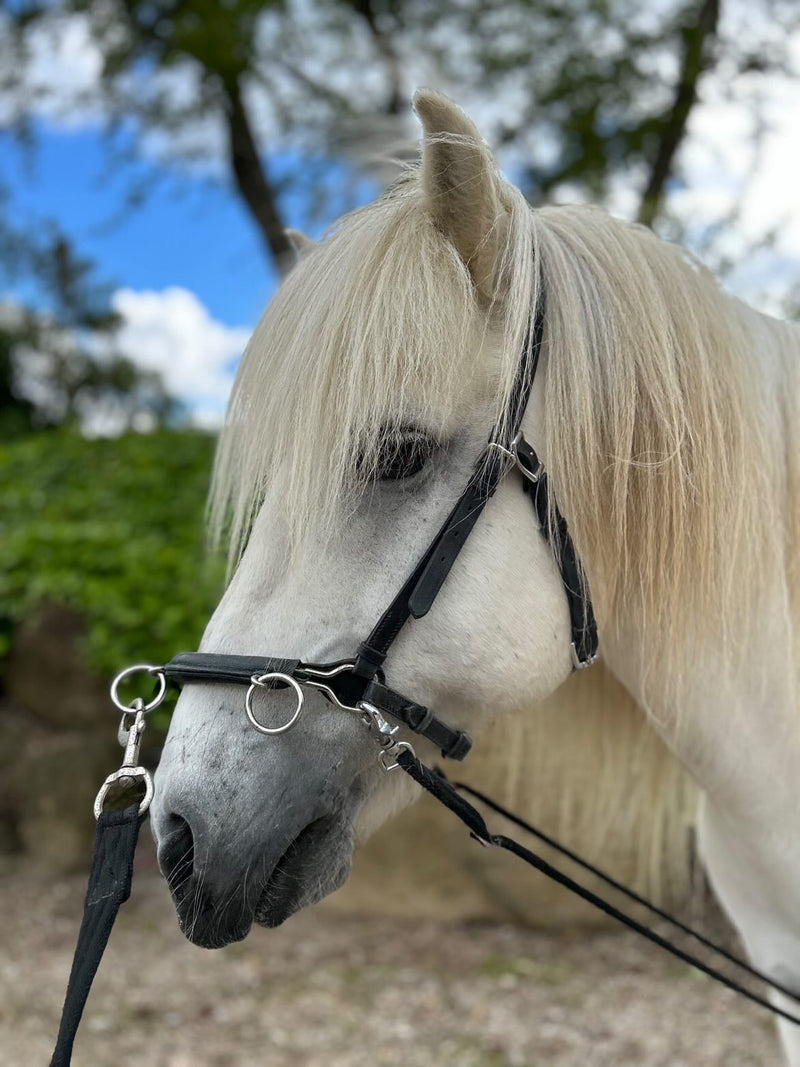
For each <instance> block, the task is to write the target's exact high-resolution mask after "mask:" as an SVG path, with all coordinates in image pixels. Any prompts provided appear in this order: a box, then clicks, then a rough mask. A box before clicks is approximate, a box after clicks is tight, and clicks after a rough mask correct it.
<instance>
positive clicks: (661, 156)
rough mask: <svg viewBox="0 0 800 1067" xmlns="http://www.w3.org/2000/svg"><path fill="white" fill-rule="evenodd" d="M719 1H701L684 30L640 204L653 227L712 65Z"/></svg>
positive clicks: (642, 219) (641, 214) (640, 217)
mask: <svg viewBox="0 0 800 1067" xmlns="http://www.w3.org/2000/svg"><path fill="white" fill-rule="evenodd" d="M720 3H721V0H702V3H701V4H700V8H699V10H698V12H697V19H696V21H695V22H693V23H692V24H691V25H689V26H687V27H686V28H685V29H684V30H683V31H682V34H681V36H682V38H683V59H682V62H681V70H680V74H679V76H678V82H677V85H676V86H675V97H674V100H673V103H672V107H671V108H670V110H669V112H668V114H667V115H666V116H665V117H664V118H663V119H662V120H661V123H660V127H661V129H660V134H659V139H658V145H657V148H656V152H655V157H654V159H653V163H652V167H651V170H650V177H649V179H648V182H647V186H646V188H645V191H644V193H643V195H642V200H641V204H640V205H639V215H638V221H639V222H641V223H643V224H644V225H645V226H652V225H653V223H654V222H655V220H656V218H657V217H658V215H659V213H660V212H661V209H662V206H663V201H664V190H665V187H666V184H667V181H668V180H669V177H670V175H671V174H672V170H673V166H674V163H675V156H676V154H677V152H678V149H679V148H680V146H681V143H682V142H683V139H684V137H685V136H686V130H687V126H688V122H689V115H690V114H691V111H692V108H693V107H694V105H695V104H696V103H697V87H698V85H699V82H700V79H701V77H702V75H703V74H704V73H705V71H707V70H708V69H709V68H710V67H712V66H713V63H714V59H713V56H712V53H711V49H710V47H709V46H710V44H711V42H713V40H714V38H715V37H716V34H717V27H718V25H719V11H720Z"/></svg>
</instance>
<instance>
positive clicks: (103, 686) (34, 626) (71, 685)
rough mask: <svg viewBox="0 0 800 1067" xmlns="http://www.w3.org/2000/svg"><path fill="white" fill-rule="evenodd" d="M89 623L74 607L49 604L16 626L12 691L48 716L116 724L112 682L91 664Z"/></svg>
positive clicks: (61, 721)
mask: <svg viewBox="0 0 800 1067" xmlns="http://www.w3.org/2000/svg"><path fill="white" fill-rule="evenodd" d="M85 639H86V625H85V623H84V621H83V619H82V618H81V616H80V615H79V614H78V613H77V612H76V611H74V610H73V609H72V608H68V607H64V606H62V605H57V604H43V605H42V606H41V607H40V608H38V609H37V611H36V612H35V613H34V614H33V615H32V616H31V618H30V619H27V620H26V621H25V622H23V623H22V624H21V625H20V626H19V627H18V628H17V630H16V632H15V634H14V639H13V642H12V646H11V651H10V653H9V658H8V663H7V666H6V671H5V688H6V692H7V694H8V696H9V697H10V698H11V699H12V700H13V701H14V702H15V703H16V704H18V705H19V706H20V707H22V708H25V709H26V711H29V712H31V713H32V714H33V715H35V716H36V717H37V718H38V719H41V720H42V721H43V722H46V723H50V724H52V725H53V726H56V727H59V728H62V729H69V730H76V729H90V728H97V727H98V726H100V725H101V724H102V725H103V726H105V725H106V724H109V725H111V726H112V728H113V727H114V716H113V713H112V712H113V709H112V707H111V704H110V701H109V698H108V686H107V683H105V682H103V681H101V680H99V679H98V678H97V677H96V676H95V675H94V674H93V673H92V672H91V671H90V670H89V668H88V666H87V665H86V653H85V648H84V642H85Z"/></svg>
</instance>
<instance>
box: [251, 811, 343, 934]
mask: <svg viewBox="0 0 800 1067" xmlns="http://www.w3.org/2000/svg"><path fill="white" fill-rule="evenodd" d="M352 855H353V832H352V825H351V823H350V821H349V820H347V819H343V818H342V817H341V816H339V817H337V816H329V817H327V818H323V819H317V820H316V821H315V822H313V823H310V824H309V825H308V826H307V827H306V828H305V830H303V831H302V833H300V834H299V835H298V836H297V837H296V838H295V840H294V841H293V842H292V843H291V845H290V846H289V848H288V849H287V850H286V852H285V853H284V854H283V856H282V857H281V859H280V860H279V861H278V863H277V864H276V865H275V869H274V870H273V872H272V875H271V877H270V879H269V881H268V882H267V884H266V886H265V887H264V890H263V892H262V893H261V896H260V898H259V900H258V903H257V904H256V908H255V916H254V918H255V921H256V922H257V923H258V924H259V925H260V926H267V927H273V926H280V924H281V923H282V922H285V920H286V919H288V918H289V916H290V915H293V914H294V913H295V912H296V911H299V910H300V909H301V908H305V907H308V906H309V905H310V904H315V903H316V902H317V901H318V900H321V899H322V897H324V896H327V894H328V893H332V892H333V891H334V890H335V889H338V888H339V886H341V885H342V883H343V882H344V881H345V879H346V878H347V876H348V874H349V873H350V863H351V859H352Z"/></svg>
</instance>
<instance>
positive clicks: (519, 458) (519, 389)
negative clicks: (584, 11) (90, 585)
mask: <svg viewBox="0 0 800 1067" xmlns="http://www.w3.org/2000/svg"><path fill="white" fill-rule="evenodd" d="M543 334H544V314H543V311H542V309H541V308H540V309H539V311H538V312H537V314H536V315H535V316H534V317H533V320H532V325H531V326H530V328H529V332H528V335H527V336H526V339H525V344H524V346H523V352H522V356H521V358H520V361H519V363H518V366H517V371H516V375H515V379H514V383H513V387H512V390H511V394H510V398H509V403H508V411H507V418H506V419H505V420H503V421H502V423H501V424H498V425H497V426H496V427H495V428H494V429H493V431H492V433H491V434H490V436H489V440H488V442H487V444H486V446H485V448H484V449H483V451H482V452H481V454H480V456H479V457H478V459H477V460H476V462H475V465H474V467H473V469H472V473H471V475H470V478H469V481H468V482H467V484H466V486H465V487H464V490H463V492H462V493H461V495H460V496H459V498H458V500H457V501H456V503H455V505H454V506H453V508H452V510H451V511H450V514H449V515H448V516H447V518H446V519H445V521H444V523H443V524H442V526H441V528H440V529H439V531H438V533H437V534H436V536H435V537H434V538H433V540H432V541H431V543H430V544H429V545H428V547H427V548H426V550H425V552H424V553H423V554H422V556H421V557H420V559H419V561H418V563H417V565H416V566H415V567H414V569H413V570H412V572H411V574H410V575H409V576H408V578H407V579H406V581H405V582H404V583H403V586H402V588H401V589H400V591H399V592H398V593H397V595H396V596H395V597H394V599H393V600H392V602H391V603H390V604H389V606H388V607H387V608H386V610H385V611H384V612H383V614H382V615H381V617H380V618H379V619H378V621H377V622H376V624H375V625H374V626H373V628H372V631H371V632H370V634H369V636H368V637H367V638H366V640H364V641H362V642H361V644H360V645H359V647H358V650H357V652H356V654H355V657H354V658H353V659H352V660H344V661H339V662H337V663H321V664H320V663H304V662H302V661H301V660H299V659H286V658H276V657H272V656H266V657H263V656H234V655H221V654H218V653H208V652H182V653H179V654H178V655H176V656H175V657H174V658H173V659H172V660H171V661H170V662H169V663H168V664H166V666H165V667H163V668H162V670H163V673H164V674H165V675H166V677H167V678H170V679H172V680H173V681H175V682H177V683H179V684H182V683H187V682H227V683H238V684H243V685H249V686H250V687H251V688H250V690H249V691H248V698H247V702H246V707H247V711H248V716H249V718H250V721H251V722H252V723H253V725H254V726H256V728H257V729H262V731H263V732H264V733H279V732H284V731H285V730H286V729H288V728H289V727H290V726H291V725H293V724H294V722H295V721H296V719H297V717H298V715H299V713H300V710H301V708H302V692H301V690H300V687H301V686H310V687H312V688H315V689H318V690H320V691H322V692H323V693H324V694H325V696H327V697H328V699H329V700H330V701H331V702H332V703H334V704H335V705H337V706H338V707H340V708H343V709H345V710H348V711H357V712H361V713H364V712H366V713H367V716H368V721H371V724H372V725H374V726H376V727H377V730H378V734H379V735H380V738H381V740H382V747H383V748H384V749H388V748H389V747H393V748H395V749H396V748H397V746H398V743H397V742H394V741H391V740H390V738H391V737H392V735H393V733H394V732H395V731H394V730H391V729H389V728H387V724H386V722H385V720H383V726H381V725H380V722H379V721H378V720H380V719H382V717H383V716H384V715H387V716H389V717H390V718H391V719H393V720H396V721H398V722H400V723H402V725H403V726H406V727H408V729H410V730H412V731H413V732H414V733H417V734H420V735H421V736H422V737H425V738H427V739H428V740H429V741H431V742H433V744H434V745H436V746H437V748H439V749H440V750H441V753H442V755H443V756H445V757H448V758H449V759H455V760H461V759H463V758H464V756H466V754H467V753H468V752H469V750H470V748H471V745H472V742H471V741H470V738H469V736H468V735H467V734H466V733H465V732H464V731H463V730H458V729H455V728H454V727H452V726H449V725H448V724H447V723H445V722H443V721H442V720H441V719H439V718H438V717H437V716H436V715H435V714H434V713H433V712H432V711H431V710H430V709H429V708H426V707H424V706H423V705H421V704H417V703H415V702H414V701H413V700H409V699H408V698H407V697H405V696H403V695H402V694H400V693H398V692H396V691H395V690H394V689H391V688H389V686H387V685H386V680H385V677H384V674H383V670H382V668H383V664H384V661H385V660H386V656H387V654H388V652H389V650H390V648H391V646H392V643H393V642H394V640H395V638H396V637H397V635H398V634H399V632H400V630H401V629H402V628H403V626H404V625H405V623H406V622H407V621H408V620H409V618H412V617H413V618H415V619H421V618H422V617H423V616H424V615H426V614H427V613H428V611H430V609H431V606H432V605H433V602H434V600H435V599H436V596H437V594H438V592H439V590H440V589H441V588H442V585H443V584H444V581H445V579H446V578H447V575H448V574H449V573H450V569H451V568H452V566H453V564H454V563H455V561H456V559H457V557H458V554H459V552H460V551H461V549H462V548H463V546H464V544H465V542H466V540H467V538H468V537H469V534H470V532H471V531H472V529H473V527H474V526H475V523H476V522H477V521H478V518H479V517H480V514H481V512H482V511H483V509H484V508H485V507H486V505H487V504H488V502H489V500H490V499H491V498H492V496H493V495H494V493H495V491H496V489H497V487H498V485H499V484H500V482H501V481H502V479H503V477H504V476H505V474H506V473H507V472H508V471H509V470H510V469H511V468H512V466H514V467H516V469H517V470H518V471H519V473H520V474H521V476H522V487H523V490H524V491H525V493H526V494H527V495H528V497H529V498H530V500H531V502H532V504H533V507H534V510H535V512H536V515H537V516H538V520H539V527H540V530H541V531H542V534H543V535H544V536H545V537H546V538H547V540H548V541H549V542H550V544H551V547H552V549H553V555H554V558H555V561H556V564H557V566H558V568H559V570H560V573H561V580H562V583H563V586H564V592H565V594H566V597H567V603H568V606H569V615H570V626H571V630H572V640H571V654H572V662H573V666H574V667H575V668H576V669H578V668H582V667H588V666H589V665H590V664H592V663H594V661H595V660H596V659H597V655H598V640H597V625H596V622H595V618H594V612H593V611H592V604H591V600H590V598H589V593H588V588H587V585H586V579H585V577H584V575H583V574H582V572H581V568H580V566H579V563H578V560H577V556H576V554H575V548H574V545H573V543H572V538H571V537H570V535H569V531H568V529H567V523H566V521H565V519H564V517H563V516H562V515H561V513H560V512H559V510H558V507H557V505H555V504H554V506H553V509H552V510H553V514H552V516H551V515H550V514H549V513H548V508H549V499H548V485H547V475H546V473H545V470H544V466H543V464H542V463H541V461H540V460H539V457H538V456H537V455H536V452H535V451H534V449H533V448H532V446H531V445H530V444H529V443H528V442H527V441H526V440H525V437H524V436H523V434H522V431H521V430H520V425H521V423H522V418H523V415H524V414H525V409H526V407H527V405H528V400H529V399H530V395H531V389H532V388H533V382H534V378H535V376H536V371H537V368H538V365H539V356H540V354H541V349H542V341H543ZM503 427H504V428H505V432H506V438H505V440H501V432H502V428H503ZM288 685H293V687H294V689H295V692H296V694H298V705H297V708H296V711H295V714H294V716H293V717H292V719H291V720H290V722H289V723H287V724H285V725H284V726H282V727H278V728H276V729H269V728H263V727H260V726H259V723H258V721H257V720H256V719H255V716H254V715H253V713H252V706H251V702H250V697H251V695H252V693H253V691H254V690H253V687H259V686H263V687H267V688H281V687H286V686H288ZM375 713H377V716H376V714H375ZM370 715H371V716H372V719H371V720H369V716H370ZM400 744H401V745H402V743H400ZM404 747H408V746H407V745H406V746H404Z"/></svg>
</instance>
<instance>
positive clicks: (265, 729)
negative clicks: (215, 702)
mask: <svg viewBox="0 0 800 1067" xmlns="http://www.w3.org/2000/svg"><path fill="white" fill-rule="evenodd" d="M270 682H283V683H284V684H285V685H290V686H291V687H292V689H294V694H295V696H296V697H297V707H296V708H295V709H294V714H293V715H292V717H291V719H289V721H288V722H286V723H284V724H283V726H262V724H261V723H260V722H259V721H258V719H257V718H256V717H255V713H254V712H253V694H254V693H255V691H256V689H272V688H273V687H272V686H271V685H269V683H270ZM304 701H305V697H304V695H303V690H302V689H301V688H300V685H299V683H298V682H297V681H296V680H295V679H294V678H292V676H291V675H290V674H283V673H281V672H280V671H274V672H271V673H269V674H254V675H253V677H252V679H251V682H250V688H249V689H248V690H247V692H246V693H245V697H244V710H245V711H246V712H247V718H248V719H249V721H250V725H251V726H255V728H256V730H258V732H259V733H260V734H269V735H270V736H273V735H274V734H285V733H286V731H287V730H291V728H292V727H293V726H294V724H295V723H296V722H297V720H298V719H299V718H300V712H301V711H302V710H303V703H304Z"/></svg>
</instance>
